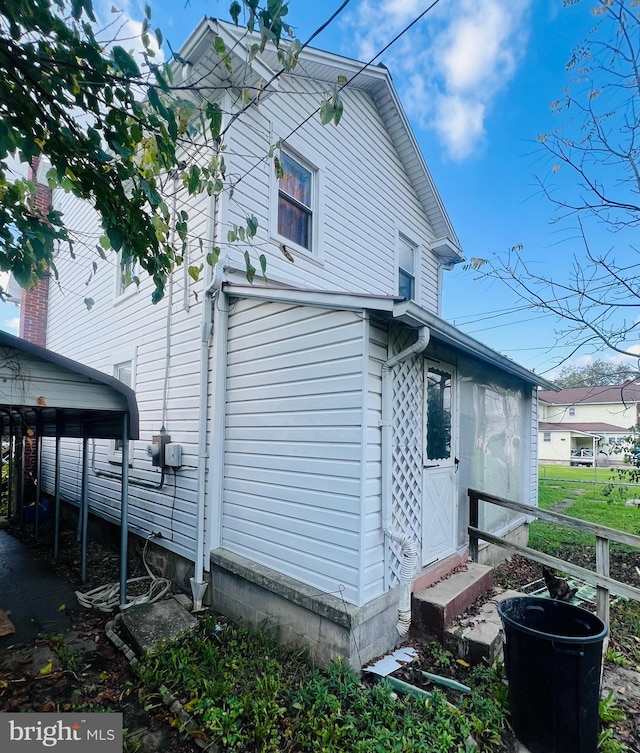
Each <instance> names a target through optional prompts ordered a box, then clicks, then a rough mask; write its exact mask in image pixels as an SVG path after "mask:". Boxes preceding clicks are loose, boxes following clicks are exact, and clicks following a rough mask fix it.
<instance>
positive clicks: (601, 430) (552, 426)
mask: <svg viewBox="0 0 640 753" xmlns="http://www.w3.org/2000/svg"><path fill="white" fill-rule="evenodd" d="M538 429H539V431H570V432H577V433H579V434H598V435H600V434H626V433H627V432H628V431H629V429H628V428H625V427H624V426H613V424H606V423H603V422H601V421H591V422H588V421H584V422H581V423H564V424H562V423H560V424H556V423H548V422H545V421H541V422H540V424H539V425H538Z"/></svg>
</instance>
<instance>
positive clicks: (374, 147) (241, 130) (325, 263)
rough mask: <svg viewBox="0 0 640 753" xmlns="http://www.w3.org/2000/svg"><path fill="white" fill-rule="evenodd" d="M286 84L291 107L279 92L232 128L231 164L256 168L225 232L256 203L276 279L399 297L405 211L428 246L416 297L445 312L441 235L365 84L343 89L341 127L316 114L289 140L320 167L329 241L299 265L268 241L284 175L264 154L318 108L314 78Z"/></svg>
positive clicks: (324, 237)
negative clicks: (438, 252) (437, 241)
mask: <svg viewBox="0 0 640 753" xmlns="http://www.w3.org/2000/svg"><path fill="white" fill-rule="evenodd" d="M285 78H286V77H285ZM281 86H282V89H283V91H285V90H286V91H287V94H286V95H285V96H286V97H287V103H288V106H287V107H286V108H283V107H282V106H281V103H282V99H281V95H280V94H278V93H276V94H274V95H273V96H272V97H270V98H269V99H268V100H266V101H265V102H263V104H262V105H261V108H260V112H259V113H256V114H255V117H254V119H253V120H251V119H250V118H248V117H247V116H246V115H245V116H243V117H242V118H240V119H239V120H238V121H236V124H235V128H234V131H233V133H231V134H229V136H230V138H229V142H228V150H227V152H226V155H225V160H226V162H227V165H228V172H230V173H233V174H238V175H245V174H246V173H248V171H249V170H251V172H250V173H248V174H247V175H246V177H245V178H244V179H243V180H242V181H241V182H240V183H239V184H238V185H237V186H236V187H235V190H234V197H233V201H231V202H229V212H228V214H227V215H226V217H225V227H224V231H223V235H224V234H226V231H227V229H228V228H229V227H230V226H231V225H232V224H236V225H241V224H244V222H245V217H246V208H247V207H250V208H251V212H252V213H253V214H254V215H255V216H256V218H257V219H258V237H257V241H258V243H259V244H260V243H261V244H262V248H263V249H264V251H265V253H266V254H267V260H268V266H267V275H268V277H269V279H270V280H273V281H282V282H286V283H287V284H291V285H295V286H298V287H304V288H306V287H314V288H320V289H325V290H336V291H347V292H358V293H372V294H380V295H394V294H396V292H397V291H396V285H397V268H396V266H395V262H396V259H395V250H396V246H397V232H398V229H397V227H396V221H397V218H398V217H402V232H403V233H405V234H406V235H407V237H408V238H411V240H412V242H414V243H415V244H416V246H418V247H419V250H420V253H419V258H417V259H416V267H415V275H416V278H418V277H419V278H420V280H421V285H420V287H419V290H418V298H417V300H416V302H417V303H418V304H420V305H422V306H424V307H425V308H427V309H428V310H429V311H431V312H433V313H437V312H438V300H439V290H438V283H439V275H438V264H437V260H436V259H435V257H434V256H433V254H431V252H430V251H429V250H428V249H429V248H430V246H431V243H432V241H433V239H434V234H433V231H432V228H431V226H430V224H429V222H428V219H427V216H426V213H425V211H424V209H423V207H422V206H421V204H420V202H419V200H418V197H417V194H416V192H415V190H414V188H413V186H412V185H411V183H410V181H409V178H408V176H407V173H406V171H405V169H404V167H403V164H402V163H401V161H400V159H399V157H398V154H397V152H396V150H395V148H394V146H393V143H392V141H391V139H390V137H389V134H388V133H387V132H386V130H385V128H384V125H383V123H382V120H381V118H380V115H379V113H378V112H377V110H376V108H375V106H374V104H373V101H372V100H371V98H370V97H369V96H368V95H367V94H365V93H364V92H361V91H354V90H345V91H344V92H343V98H344V100H345V111H344V116H343V118H342V120H341V122H340V126H339V127H338V128H328V127H323V126H322V125H321V123H320V121H319V119H318V118H312V119H311V120H310V121H309V122H308V123H306V124H305V125H304V127H302V128H301V129H299V130H298V131H297V132H296V133H295V135H294V136H291V137H290V138H287V144H288V145H289V147H290V148H291V149H293V150H294V154H296V155H301V156H303V157H305V158H307V159H308V160H309V162H310V164H312V165H314V166H317V167H318V176H319V177H321V178H322V189H321V193H320V195H319V196H318V202H319V207H318V211H319V212H320V214H321V216H322V222H321V223H320V226H321V227H320V232H321V237H320V238H318V239H317V240H318V241H319V246H320V247H319V248H318V249H316V248H315V247H314V256H313V258H311V256H309V255H307V256H305V255H303V254H295V263H293V264H292V263H290V262H289V261H287V260H286V258H285V257H284V256H283V255H282V253H281V252H280V251H279V249H278V247H277V244H274V243H273V242H271V243H269V241H270V228H271V227H272V226H273V222H272V219H273V218H271V217H270V214H269V212H270V199H269V197H271V206H272V207H273V206H274V204H276V202H274V201H273V194H274V192H277V180H276V178H275V175H274V171H273V166H272V165H271V164H266V162H265V163H260V160H261V159H262V157H263V155H264V154H266V153H267V152H268V150H269V145H270V144H272V143H274V142H275V141H276V140H277V139H278V138H280V137H282V138H284V137H286V136H287V135H288V134H289V133H291V131H293V130H294V128H295V127H296V126H297V125H298V124H299V123H300V122H301V121H303V120H304V118H305V117H306V116H307V115H309V113H310V112H311V111H312V110H313V109H314V108H315V107H316V106H317V103H316V99H315V98H317V97H318V93H317V89H316V87H315V86H314V84H313V82H309V81H301V80H299V79H296V78H286V80H284V79H283V80H282V82H281ZM290 92H295V93H296V94H297V96H296V95H294V96H292V95H291V94H290ZM256 165H257V166H256ZM314 242H315V241H314ZM229 253H230V255H231V257H232V258H233V259H234V260H236V262H235V263H236V266H238V267H239V268H242V266H243V265H242V262H241V258H240V253H241V249H240V248H238V249H234V248H231V249H230V250H229ZM254 264H255V262H254ZM256 266H257V265H256Z"/></svg>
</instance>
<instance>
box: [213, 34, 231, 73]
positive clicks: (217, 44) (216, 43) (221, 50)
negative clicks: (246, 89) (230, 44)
mask: <svg viewBox="0 0 640 753" xmlns="http://www.w3.org/2000/svg"><path fill="white" fill-rule="evenodd" d="M213 49H214V50H215V51H216V53H217V54H218V57H219V58H220V60H221V61H222V64H223V65H224V67H225V68H226V69H227V73H233V68H232V66H231V55H229V53H228V51H227V47H226V45H225V43H224V39H222V37H220V36H216V37H215V39H214V40H213Z"/></svg>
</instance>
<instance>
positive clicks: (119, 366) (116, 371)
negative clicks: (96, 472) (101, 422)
mask: <svg viewBox="0 0 640 753" xmlns="http://www.w3.org/2000/svg"><path fill="white" fill-rule="evenodd" d="M112 358H113V360H112V364H113V365H112V370H113V372H112V373H113V376H114V377H115V378H116V379H117V380H118V381H119V382H122V384H124V385H126V386H127V387H131V388H132V389H133V388H134V387H135V349H134V348H120V349H118V351H117V352H116V353H115V354H113V356H112ZM131 449H132V443H129V465H131V464H132V460H133V459H132V456H131ZM108 460H109V462H111V463H122V439H115V440H111V442H110V447H109V449H108Z"/></svg>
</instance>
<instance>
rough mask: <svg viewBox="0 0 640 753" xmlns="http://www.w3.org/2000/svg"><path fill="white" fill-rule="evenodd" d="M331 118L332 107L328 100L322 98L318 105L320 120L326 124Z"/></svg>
mask: <svg viewBox="0 0 640 753" xmlns="http://www.w3.org/2000/svg"><path fill="white" fill-rule="evenodd" d="M332 120H333V107H332V105H331V103H330V102H329V100H327V99H323V100H322V104H321V105H320V122H321V123H322V125H327V124H328V123H330V122H331V121H332Z"/></svg>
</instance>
